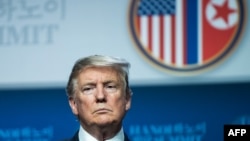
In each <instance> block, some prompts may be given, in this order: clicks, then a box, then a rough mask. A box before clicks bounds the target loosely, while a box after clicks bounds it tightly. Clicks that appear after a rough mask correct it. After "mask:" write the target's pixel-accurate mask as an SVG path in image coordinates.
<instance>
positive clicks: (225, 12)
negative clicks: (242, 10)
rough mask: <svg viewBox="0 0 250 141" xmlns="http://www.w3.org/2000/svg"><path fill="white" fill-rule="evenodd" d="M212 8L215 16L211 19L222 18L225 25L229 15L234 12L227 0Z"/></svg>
mask: <svg viewBox="0 0 250 141" xmlns="http://www.w3.org/2000/svg"><path fill="white" fill-rule="evenodd" d="M213 7H214V8H215V9H216V11H217V13H216V15H215V16H214V17H213V19H214V20H215V19H218V18H222V19H223V20H224V21H225V23H226V24H227V23H228V17H229V15H230V14H231V13H234V12H236V10H235V9H232V8H230V7H229V5H228V0H225V2H224V3H223V5H215V4H213Z"/></svg>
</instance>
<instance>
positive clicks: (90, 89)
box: [82, 87, 94, 94]
mask: <svg viewBox="0 0 250 141" xmlns="http://www.w3.org/2000/svg"><path fill="white" fill-rule="evenodd" d="M93 92H94V87H85V88H83V89H82V93H83V94H92V93H93Z"/></svg>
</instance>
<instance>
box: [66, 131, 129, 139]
mask: <svg viewBox="0 0 250 141" xmlns="http://www.w3.org/2000/svg"><path fill="white" fill-rule="evenodd" d="M69 141H79V138H78V131H77V132H76V133H75V135H74V136H73V137H72V138H71V139H70V140H69ZM124 141H129V139H128V136H127V135H126V134H125V133H124Z"/></svg>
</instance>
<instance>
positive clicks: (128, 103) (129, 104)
mask: <svg viewBox="0 0 250 141" xmlns="http://www.w3.org/2000/svg"><path fill="white" fill-rule="evenodd" d="M131 100H132V91H131V90H129V92H127V94H126V111H128V110H129V109H130V107H131Z"/></svg>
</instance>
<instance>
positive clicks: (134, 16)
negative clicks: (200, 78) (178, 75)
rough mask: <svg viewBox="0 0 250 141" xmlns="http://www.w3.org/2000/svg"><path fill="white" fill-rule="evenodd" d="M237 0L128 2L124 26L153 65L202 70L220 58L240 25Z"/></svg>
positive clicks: (234, 43)
mask: <svg viewBox="0 0 250 141" xmlns="http://www.w3.org/2000/svg"><path fill="white" fill-rule="evenodd" d="M244 5H245V3H244V1H243V0H132V1H131V4H130V7H129V29H130V33H131V35H132V38H133V40H134V42H135V44H136V48H137V49H138V50H139V52H141V54H142V55H143V56H144V58H146V60H148V61H149V62H150V63H151V64H154V66H155V65H156V66H158V67H160V68H162V69H165V70H170V71H174V72H195V71H200V70H204V69H206V68H208V67H211V66H213V65H214V64H216V63H218V62H220V61H221V60H225V59H223V58H225V57H226V56H228V54H230V52H232V50H233V49H234V48H236V47H237V43H238V41H239V38H240V35H241V33H242V31H243V28H244V22H245V14H246V13H245V8H244Z"/></svg>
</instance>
